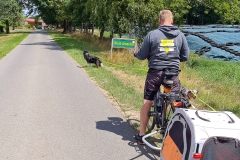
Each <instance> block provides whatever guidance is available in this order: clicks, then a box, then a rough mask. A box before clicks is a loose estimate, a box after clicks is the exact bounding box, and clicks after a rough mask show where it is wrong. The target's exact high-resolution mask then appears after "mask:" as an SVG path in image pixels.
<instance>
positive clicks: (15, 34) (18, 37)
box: [0, 29, 31, 59]
mask: <svg viewBox="0 0 240 160" xmlns="http://www.w3.org/2000/svg"><path fill="white" fill-rule="evenodd" d="M30 32H31V31H29V30H18V29H17V30H14V31H12V32H11V33H10V34H4V33H2V34H0V44H1V45H0V59H2V58H3V57H4V56H6V54H8V53H9V52H10V51H11V50H12V49H13V48H15V47H16V46H17V45H18V44H19V43H21V42H22V40H23V39H25V38H26V37H27V36H28V35H29V33H30Z"/></svg>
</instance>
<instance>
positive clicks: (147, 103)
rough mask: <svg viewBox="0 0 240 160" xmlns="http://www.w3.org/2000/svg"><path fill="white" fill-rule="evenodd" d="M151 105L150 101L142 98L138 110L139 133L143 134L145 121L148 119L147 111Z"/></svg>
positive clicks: (145, 125)
mask: <svg viewBox="0 0 240 160" xmlns="http://www.w3.org/2000/svg"><path fill="white" fill-rule="evenodd" d="M152 105H153V102H152V101H150V100H146V99H144V102H143V106H142V109H141V112H140V133H139V134H140V135H145V132H146V127H147V123H148V120H149V116H148V112H149V111H150V108H151V107H152Z"/></svg>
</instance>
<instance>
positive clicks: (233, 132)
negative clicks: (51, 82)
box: [160, 108, 240, 160]
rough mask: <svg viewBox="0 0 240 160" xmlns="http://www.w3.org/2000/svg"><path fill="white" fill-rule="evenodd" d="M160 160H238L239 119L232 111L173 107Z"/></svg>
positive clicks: (239, 149)
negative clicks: (173, 110)
mask: <svg viewBox="0 0 240 160" xmlns="http://www.w3.org/2000/svg"><path fill="white" fill-rule="evenodd" d="M160 159H161V160H198V159H201V160H240V119H239V118H238V117H237V116H236V115H235V114H233V113H232V112H226V111H222V112H218V111H216V112H214V111H207V110H193V109H183V108H176V110H175V112H174V114H173V116H172V117H171V119H170V121H169V122H168V126H167V129H166V133H165V136H164V139H163V146H162V149H161V151H160Z"/></svg>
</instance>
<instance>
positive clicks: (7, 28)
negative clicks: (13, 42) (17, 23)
mask: <svg viewBox="0 0 240 160" xmlns="http://www.w3.org/2000/svg"><path fill="white" fill-rule="evenodd" d="M9 33H10V32H9V20H8V19H7V20H6V34H9Z"/></svg>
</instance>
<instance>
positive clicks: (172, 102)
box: [143, 69, 198, 150]
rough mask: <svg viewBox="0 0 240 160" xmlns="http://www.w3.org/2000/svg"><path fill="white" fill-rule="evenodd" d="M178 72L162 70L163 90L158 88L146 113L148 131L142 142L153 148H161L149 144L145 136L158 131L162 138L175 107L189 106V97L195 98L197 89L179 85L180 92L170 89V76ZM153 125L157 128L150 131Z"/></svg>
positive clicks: (171, 82)
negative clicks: (188, 88) (147, 116)
mask: <svg viewBox="0 0 240 160" xmlns="http://www.w3.org/2000/svg"><path fill="white" fill-rule="evenodd" d="M179 72H180V70H178V71H171V70H168V69H165V70H164V71H163V74H164V80H163V84H162V86H163V92H161V91H160V89H159V91H158V92H157V94H156V95H155V97H154V100H153V106H152V107H151V110H150V111H149V113H148V115H149V121H148V124H147V128H148V131H149V132H150V133H149V134H147V135H145V136H144V137H143V142H144V143H145V144H147V145H148V146H149V147H150V148H152V149H155V150H161V148H159V147H155V146H153V145H151V144H150V143H148V142H147V141H146V138H147V137H150V136H152V135H154V134H158V133H160V135H161V138H160V139H163V138H164V135H165V131H166V128H167V124H168V121H169V120H170V119H171V116H172V114H173V113H174V111H175V107H179V108H189V107H190V106H191V104H190V103H189V100H190V99H191V98H196V94H198V91H196V90H187V89H185V88H184V87H181V90H180V93H175V92H172V91H171V88H172V86H173V80H172V78H173V76H177V75H178V74H179ZM155 126H156V127H157V130H156V131H154V132H152V133H151V131H152V130H153V129H154V128H155Z"/></svg>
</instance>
